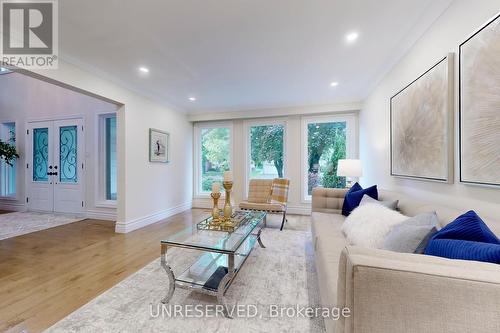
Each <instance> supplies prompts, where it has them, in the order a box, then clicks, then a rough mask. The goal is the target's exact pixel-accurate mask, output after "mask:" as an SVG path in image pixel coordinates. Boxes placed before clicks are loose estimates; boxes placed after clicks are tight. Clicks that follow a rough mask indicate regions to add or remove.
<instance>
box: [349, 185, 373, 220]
mask: <svg viewBox="0 0 500 333" xmlns="http://www.w3.org/2000/svg"><path fill="white" fill-rule="evenodd" d="M356 184H357V185H358V186H359V187H360V188H361V186H360V185H359V184H358V183H356ZM356 184H355V185H356ZM353 188H354V186H353ZM365 194H367V195H368V196H370V197H372V198H373V199H375V200H378V190H377V185H373V186H371V187H368V188H366V189H363V188H361V189H359V190H357V191H356V190H355V191H352V189H351V190H349V192H347V194H346V196H345V198H344V204H343V205H342V215H344V216H349V214H351V212H352V211H353V210H354V209H355V208H356V207H358V206H359V203H360V202H361V199H363V196H364V195H365Z"/></svg>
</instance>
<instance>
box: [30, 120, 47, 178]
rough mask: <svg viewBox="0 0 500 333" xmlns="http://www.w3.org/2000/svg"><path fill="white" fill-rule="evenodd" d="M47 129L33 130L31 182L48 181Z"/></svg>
mask: <svg viewBox="0 0 500 333" xmlns="http://www.w3.org/2000/svg"><path fill="white" fill-rule="evenodd" d="M48 172H49V129H48V128H35V129H33V181H35V182H47V181H48V180H49V175H48Z"/></svg>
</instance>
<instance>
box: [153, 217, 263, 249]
mask: <svg viewBox="0 0 500 333" xmlns="http://www.w3.org/2000/svg"><path fill="white" fill-rule="evenodd" d="M265 217H266V213H264V212H253V211H249V212H248V215H247V217H246V218H245V219H244V220H243V221H241V223H240V224H239V226H238V228H237V229H236V230H235V231H233V232H227V231H213V230H198V228H197V226H196V224H195V225H193V226H190V227H187V228H185V229H183V230H181V231H180V232H177V233H175V234H173V235H171V236H169V237H167V238H166V239H164V240H162V241H161V243H162V244H167V245H172V246H180V247H189V248H195V249H200V250H206V251H215V252H223V253H235V252H236V251H237V250H238V248H239V247H240V246H241V244H243V242H244V241H245V240H246V239H247V238H248V236H249V235H251V234H252V232H254V231H255V230H257V229H259V228H262V226H263V223H264V218H265ZM208 219H211V217H209V218H208ZM204 221H206V219H205V220H204ZM204 221H201V222H204Z"/></svg>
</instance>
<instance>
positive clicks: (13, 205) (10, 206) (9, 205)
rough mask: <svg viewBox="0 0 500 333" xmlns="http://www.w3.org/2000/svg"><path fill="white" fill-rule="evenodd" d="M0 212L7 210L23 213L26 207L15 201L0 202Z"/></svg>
mask: <svg viewBox="0 0 500 333" xmlns="http://www.w3.org/2000/svg"><path fill="white" fill-rule="evenodd" d="M0 210H7V211H11V212H25V211H26V205H25V204H22V203H18V202H15V201H13V202H9V201H2V202H0Z"/></svg>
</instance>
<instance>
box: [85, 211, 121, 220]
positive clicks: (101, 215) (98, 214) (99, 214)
mask: <svg viewBox="0 0 500 333" xmlns="http://www.w3.org/2000/svg"><path fill="white" fill-rule="evenodd" d="M86 217H87V218H88V219H94V220H105V221H116V211H114V212H113V211H110V212H104V211H100V210H87V211H86Z"/></svg>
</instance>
